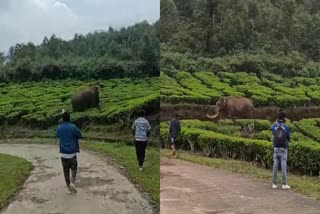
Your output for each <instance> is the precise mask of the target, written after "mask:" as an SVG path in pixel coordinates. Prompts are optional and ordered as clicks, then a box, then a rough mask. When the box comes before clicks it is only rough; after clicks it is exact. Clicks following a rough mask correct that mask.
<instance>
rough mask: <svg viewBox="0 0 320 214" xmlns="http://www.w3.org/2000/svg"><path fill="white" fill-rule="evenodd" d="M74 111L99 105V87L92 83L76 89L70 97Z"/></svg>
mask: <svg viewBox="0 0 320 214" xmlns="http://www.w3.org/2000/svg"><path fill="white" fill-rule="evenodd" d="M71 104H72V109H73V111H74V112H80V111H84V110H86V109H88V108H94V107H99V105H100V99H99V87H98V86H96V85H94V86H91V87H88V88H85V89H82V90H80V91H78V92H77V93H76V94H75V95H73V97H72V99H71Z"/></svg>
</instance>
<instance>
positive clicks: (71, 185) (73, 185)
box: [70, 183, 78, 193]
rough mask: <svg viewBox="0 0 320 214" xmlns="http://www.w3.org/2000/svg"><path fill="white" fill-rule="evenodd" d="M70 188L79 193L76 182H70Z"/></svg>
mask: <svg viewBox="0 0 320 214" xmlns="http://www.w3.org/2000/svg"><path fill="white" fill-rule="evenodd" d="M70 189H71V191H72V192H74V193H77V192H78V191H77V190H76V186H75V184H73V183H71V184H70Z"/></svg>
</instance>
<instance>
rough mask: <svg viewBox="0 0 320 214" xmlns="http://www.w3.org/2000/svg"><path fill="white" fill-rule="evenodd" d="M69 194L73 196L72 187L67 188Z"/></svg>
mask: <svg viewBox="0 0 320 214" xmlns="http://www.w3.org/2000/svg"><path fill="white" fill-rule="evenodd" d="M67 189H68V190H67V193H68V195H71V194H72V189H71V187H70V186H67Z"/></svg>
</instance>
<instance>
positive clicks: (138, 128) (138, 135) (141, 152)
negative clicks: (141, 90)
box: [132, 111, 151, 171]
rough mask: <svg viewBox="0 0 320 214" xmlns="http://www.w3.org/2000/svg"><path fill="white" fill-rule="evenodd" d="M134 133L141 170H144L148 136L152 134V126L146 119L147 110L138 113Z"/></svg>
mask: <svg viewBox="0 0 320 214" xmlns="http://www.w3.org/2000/svg"><path fill="white" fill-rule="evenodd" d="M132 129H133V135H134V136H135V145H136V154H137V159H138V163H139V167H140V168H139V170H140V171H142V170H143V167H144V165H143V164H144V158H145V154H146V148H147V143H148V137H149V135H150V130H151V126H150V124H149V121H148V120H146V119H145V112H144V111H140V112H139V113H138V119H136V120H135V121H134V123H133V125H132Z"/></svg>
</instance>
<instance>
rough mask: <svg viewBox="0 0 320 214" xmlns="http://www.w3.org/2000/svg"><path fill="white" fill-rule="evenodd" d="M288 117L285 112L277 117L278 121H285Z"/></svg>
mask: <svg viewBox="0 0 320 214" xmlns="http://www.w3.org/2000/svg"><path fill="white" fill-rule="evenodd" d="M286 117H287V115H286V114H285V113H284V112H282V111H281V112H279V113H278V115H277V119H278V120H285V118H286Z"/></svg>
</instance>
